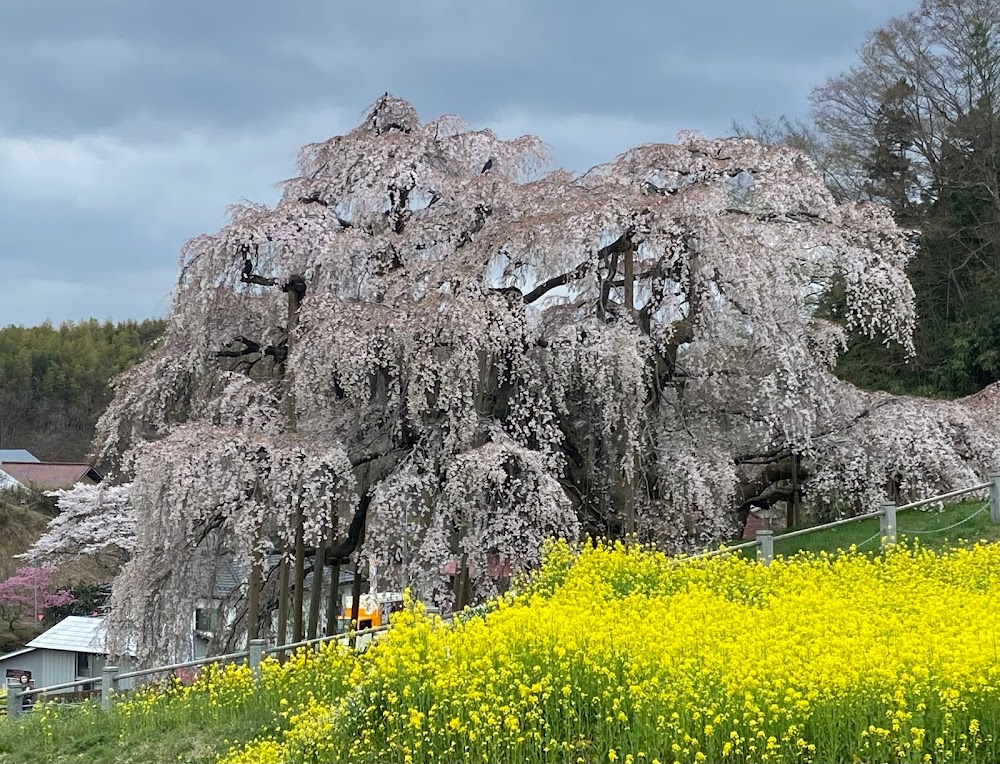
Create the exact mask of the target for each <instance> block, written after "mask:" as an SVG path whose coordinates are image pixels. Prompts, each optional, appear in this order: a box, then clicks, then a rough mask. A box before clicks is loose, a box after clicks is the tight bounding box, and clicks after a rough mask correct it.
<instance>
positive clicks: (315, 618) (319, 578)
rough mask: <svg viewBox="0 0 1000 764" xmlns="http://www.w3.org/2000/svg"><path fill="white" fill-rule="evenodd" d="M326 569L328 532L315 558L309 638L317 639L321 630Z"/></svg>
mask: <svg viewBox="0 0 1000 764" xmlns="http://www.w3.org/2000/svg"><path fill="white" fill-rule="evenodd" d="M325 571H326V534H325V533H324V534H323V535H322V536H320V539H319V546H318V547H317V548H316V556H315V557H314V558H313V583H312V591H311V592H309V631H308V636H307V637H306V638H307V639H316V637H317V632H318V631H319V606H320V603H321V602H322V601H323V573H324V572H325Z"/></svg>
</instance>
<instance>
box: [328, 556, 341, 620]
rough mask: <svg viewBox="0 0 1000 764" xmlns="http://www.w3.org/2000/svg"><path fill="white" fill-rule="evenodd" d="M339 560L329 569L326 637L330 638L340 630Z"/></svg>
mask: <svg viewBox="0 0 1000 764" xmlns="http://www.w3.org/2000/svg"><path fill="white" fill-rule="evenodd" d="M340 611H341V605H340V560H336V561H335V562H334V563H333V567H332V568H330V593H329V595H328V596H327V600H326V636H328V637H332V636H333V635H334V634H336V633H337V632H338V631H339V630H340Z"/></svg>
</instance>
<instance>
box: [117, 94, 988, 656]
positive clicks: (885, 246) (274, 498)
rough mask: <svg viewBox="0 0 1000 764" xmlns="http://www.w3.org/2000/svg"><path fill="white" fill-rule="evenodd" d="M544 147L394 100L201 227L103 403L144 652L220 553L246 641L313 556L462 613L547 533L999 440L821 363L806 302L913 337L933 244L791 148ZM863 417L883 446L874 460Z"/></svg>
mask: <svg viewBox="0 0 1000 764" xmlns="http://www.w3.org/2000/svg"><path fill="white" fill-rule="evenodd" d="M544 160H545V155H544V151H543V149H542V144H541V143H540V141H539V140H537V139H535V138H531V137H522V138H518V139H516V140H512V141H504V140H500V139H498V138H497V137H496V136H495V135H493V133H491V132H490V131H486V130H484V131H470V130H469V129H468V128H467V127H466V126H465V125H464V123H462V121H461V120H459V119H458V118H456V117H442V118H440V119H436V120H433V121H431V122H427V123H421V122H420V120H419V119H418V117H417V115H416V113H415V111H414V110H413V108H412V106H410V105H409V104H408V103H406V102H404V101H400V100H398V99H395V98H393V97H390V96H388V95H387V96H385V97H383V98H381V99H379V100H378V101H377V102H376V103H375V104H374V105H373V106H372V107H371V109H370V110H369V112H368V113H367V115H366V116H365V119H364V121H363V122H362V124H361V125H360V126H359V127H357V128H356V129H355V130H353V131H352V132H350V133H349V134H347V135H343V136H338V137H335V138H332V139H330V140H328V141H325V142H323V143H319V144H314V145H310V146H307V147H306V148H304V149H303V151H302V152H301V155H300V158H299V168H298V170H299V171H298V175H297V177H295V178H293V179H292V180H289V181H287V182H286V183H285V184H284V193H283V196H282V199H281V201H280V202H279V203H278V204H277V206H276V207H274V208H273V209H272V208H267V207H262V206H257V205H241V206H238V207H236V208H234V209H233V212H232V220H231V222H230V223H229V224H228V225H227V226H226V227H224V228H223V229H222V230H221V231H220V232H218V233H217V234H212V235H207V236H202V237H199V238H197V239H195V240H193V241H191V242H190V243H189V244H188V245H187V247H186V248H185V250H184V253H183V255H182V258H181V267H180V276H179V279H178V284H177V288H176V290H175V294H174V298H173V303H172V307H171V311H170V315H169V319H168V328H167V333H166V336H165V339H164V342H163V344H162V347H160V348H159V349H158V350H157V351H156V352H155V353H154V354H153V355H152V356H151V357H150V358H149V359H147V360H146V361H144V362H142V363H141V364H140V365H139V366H137V367H135V368H134V369H132V370H130V371H128V372H125V373H124V374H123V375H122V376H121V377H119V379H118V380H117V383H116V395H115V399H114V401H113V402H112V404H111V406H110V407H109V409H108V411H107V412H106V413H105V414H104V416H103V417H102V420H101V422H100V425H99V431H100V434H99V445H100V447H101V453H102V455H103V458H105V459H106V460H107V461H108V462H110V463H112V464H113V465H115V466H116V468H117V471H118V474H119V476H120V478H121V479H124V478H128V479H131V480H132V481H133V482H132V487H131V491H130V503H131V506H132V508H133V511H134V512H135V517H136V544H135V548H134V552H133V557H132V559H131V561H130V562H129V563H128V564H127V566H126V567H125V569H124V571H123V573H122V575H121V576H120V577H119V579H118V581H117V582H116V587H115V591H114V596H113V603H112V604H113V608H112V617H111V621H110V622H111V625H112V629H113V633H114V634H117V635H119V637H121V636H122V635H125V634H128V635H130V637H131V638H132V639H133V640H135V644H136V645H138V649H139V654H140V659H143V660H152V659H154V658H158V657H169V656H171V655H178V654H181V653H183V652H184V651H185V650H186V643H187V639H186V634H187V628H188V625H189V618H190V608H191V607H192V606H193V603H194V601H195V600H196V599H197V598H198V597H200V596H204V595H205V593H206V592H207V591H210V590H211V587H212V586H213V581H214V577H215V575H216V573H217V571H218V569H219V568H220V566H222V565H224V564H226V563H225V561H226V560H235V561H236V562H237V563H238V564H239V566H241V569H242V570H243V571H244V574H245V576H246V579H245V580H246V585H245V588H244V589H243V590H241V593H242V595H243V597H244V598H243V600H242V604H241V607H242V610H240V611H239V612H240V620H238V621H237V624H236V629H237V631H236V633H237V634H239V633H246V632H249V633H251V634H254V633H257V631H258V629H269V628H271V626H272V620H271V616H270V614H271V613H272V612H273V611H274V610H275V608H276V609H277V617H278V624H279V625H278V632H279V639H280V638H281V637H282V636H283V634H284V629H283V628H282V624H283V623H284V621H283V619H285V617H286V614H287V613H288V611H289V609H290V610H291V611H292V613H293V615H292V618H293V620H295V621H296V622H297V623H296V624H295V627H294V628H293V636H294V635H298V634H299V633H301V630H302V626H301V621H302V607H300V606H299V604H300V603H301V599H300V600H299V603H296V604H295V605H291V606H290V607H289V606H288V605H287V603H286V602H285V601H284V600H283V597H284V596H285V595H284V593H286V592H287V591H288V590H289V587H291V588H292V589H294V590H295V592H296V593H297V594H298V595H299V598H301V592H302V588H303V587H302V581H303V577H304V571H305V570H306V569H307V566H308V565H309V561H310V560H318V561H320V562H322V561H324V560H326V561H328V562H331V563H334V562H338V561H343V560H346V559H348V558H350V559H352V560H353V561H354V562H355V564H356V565H358V566H360V567H369V566H371V567H373V568H375V569H377V570H378V574H379V576H380V577H382V578H383V580H386V581H387V582H389V583H390V584H391V585H400V584H402V583H403V582H406V583H409V584H411V585H412V586H413V587H414V589H415V590H416V592H417V593H418V595H419V596H421V597H423V598H425V599H428V600H431V601H433V602H435V603H438V604H442V605H444V606H448V605H451V604H454V603H462V602H464V601H467V600H469V599H475V598H480V597H483V596H486V595H488V594H490V593H491V592H493V591H495V589H496V586H497V581H496V580H495V578H494V576H493V575H492V574H491V571H492V572H496V571H497V570H498V569H509V570H513V571H515V572H516V571H518V570H524V569H528V568H530V567H532V566H533V565H534V564H535V563H536V562H537V560H538V554H539V548H540V544H541V541H542V539H543V538H545V537H547V536H551V535H562V536H570V537H576V536H578V535H579V533H580V532H581V530H585V531H588V532H590V533H594V534H599V535H604V536H612V537H615V536H619V535H621V534H623V533H629V532H636V533H638V534H639V536H640V537H641V538H643V539H647V540H655V541H657V542H659V543H661V544H663V545H664V546H666V547H669V548H673V549H680V548H690V547H691V546H694V545H699V544H703V543H706V542H710V541H713V540H717V539H720V538H725V537H728V536H730V535H731V534H732V533H733V532H734V531H735V530H736V529H738V527H739V525H740V521H741V518H743V517H745V515H746V512H747V511H748V510H749V508H750V507H752V506H754V505H758V506H760V505H765V506H766V505H769V504H771V503H774V502H776V501H779V500H782V499H783V498H787V495H788V490H789V489H788V487H787V486H788V481H789V480H790V479H793V478H794V480H795V481H798V485H800V486H801V490H803V491H805V492H806V493H807V494H808V495H810V496H811V499H812V501H814V502H829V503H831V505H832V506H837V507H841V506H844V505H843V504H842V503H838V502H841V501H842V498H843V496H844V495H845V494H848V493H849V495H850V496H851V497H853V499H854V501H857V502H863V501H871V500H877V497H880V496H881V495H883V492H884V490H885V489H886V486H887V485H888V484H889V483H890V481H891V480H894V479H897V478H898V477H899V474H898V473H900V471H902V473H903V475H902V482H903V484H904V485H905V488H906V490H909V491H914V492H919V491H923V490H930V489H932V488H937V487H939V486H941V485H948V484H951V483H952V482H960V483H964V482H965V481H967V480H969V479H971V478H972V477H974V475H975V473H976V471H977V470H982V469H984V465H985V464H988V463H989V460H990V459H993V458H994V457H995V455H996V453H997V449H996V438H995V437H994V436H992V435H991V434H990V433H989V432H985V431H983V430H981V429H980V428H979V427H978V425H977V424H976V423H975V422H974V421H972V419H971V415H970V416H966V419H967V420H968V421H967V422H966V424H968V425H969V426H968V427H966V428H965V429H963V428H962V427H960V426H951V425H950V424H947V423H942V425H941V428H938V429H934V428H932V427H922V428H921V429H920V430H919V431H918V432H917V433H915V434H914V435H913V436H912V437H914V438H917V439H918V440H920V442H921V443H922V444H923V446H922V447H921V449H920V450H919V453H920V454H921V458H920V462H919V465H917V466H919V469H911V466H913V465H914V462H913V461H912V460H911V462H905V461H901V460H900V459H899V458H898V456H899V452H900V446H899V443H900V440H899V438H895V439H893V438H889V437H886V438H882V439H881V440H879V439H872V438H871V437H870V436H871V431H876V432H881V431H882V429H880V428H886V427H893V426H894V424H895V423H894V422H893V421H889V420H882V419H880V413H879V412H881V411H882V410H883V409H884V408H886V407H885V406H884V405H883V402H882V401H880V400H876V399H874V398H872V397H871V396H869V395H867V394H865V393H862V392H860V391H857V390H855V389H854V388H852V387H850V386H848V385H843V384H840V383H838V382H837V381H836V380H835V379H834V378H833V377H832V375H831V374H830V371H829V369H830V367H831V366H832V365H833V364H834V363H835V362H836V360H837V357H838V355H839V354H840V353H841V352H842V350H843V341H844V333H843V330H842V329H841V328H840V327H839V326H838V325H836V324H835V323H833V322H831V321H828V320H825V319H824V318H822V317H821V316H820V315H819V314H818V312H817V310H818V307H819V305H820V298H821V297H822V296H823V295H824V294H825V293H826V292H828V291H829V289H830V288H832V287H833V286H834V285H837V286H838V288H839V289H841V290H842V292H843V300H842V303H841V316H842V318H843V321H844V322H845V323H846V325H847V326H848V327H850V328H852V329H857V330H858V331H861V332H868V333H878V334H879V335H880V336H883V337H888V338H890V339H891V340H893V341H895V342H898V343H899V344H900V345H902V346H903V347H904V348H908V347H909V342H910V339H909V338H910V332H911V329H912V322H913V293H912V290H911V287H910V284H909V282H908V281H907V279H906V276H905V272H904V269H905V266H906V264H907V262H908V259H909V258H910V256H911V254H912V250H911V247H910V244H909V239H908V236H907V234H906V233H905V232H904V231H901V230H900V229H899V228H898V227H897V226H896V225H895V224H894V222H893V221H892V218H891V216H890V214H889V213H888V211H886V210H884V209H883V208H880V207H878V206H875V205H856V204H853V203H850V204H838V202H837V200H836V199H835V198H834V196H833V195H832V194H831V192H830V191H829V190H828V188H827V187H826V185H825V184H824V181H823V177H822V175H821V174H820V173H819V172H818V171H817V168H816V166H815V165H814V164H813V163H812V162H811V161H810V160H809V159H808V158H807V157H806V156H805V155H803V154H802V153H801V152H799V151H795V150H791V149H787V148H766V147H762V146H761V145H759V144H758V143H756V142H754V141H749V140H740V139H730V140H717V141H715V140H706V139H704V138H702V137H700V136H697V135H694V134H687V135H684V136H682V137H681V140H680V142H679V143H678V144H676V145H647V146H642V147H640V148H636V149H632V150H630V151H627V152H626V153H624V154H623V155H621V156H620V157H618V158H617V159H616V160H614V161H613V162H611V163H610V164H607V165H603V166H600V167H597V168H594V169H592V170H590V171H588V172H586V173H583V174H582V175H572V174H570V173H566V172H563V171H554V172H550V173H547V174H543V173H542V171H541V168H542V166H543V163H544ZM911 405H912V407H913V409H914V411H918V410H921V406H922V405H923V404H922V403H921V402H913V403H912V404H911ZM927 411H928V415H929V416H932V417H933V416H937V415H938V413H939V412H936V411H932V410H930V409H927ZM949 413H950V410H949ZM915 416H916V415H915ZM963 416H965V415H964V414H963ZM942 428H943V429H942ZM945 430H946V431H947V433H948V435H949V437H950V440H949V441H948V442H946V443H941V442H938V441H934V442H933V447H931V445H930V442H931V441H929V440H927V439H928V438H937V437H938V436H939V435H940V433H941V432H943V431H945ZM860 437H865V438H868V440H866V441H864V442H865V443H868V442H869V441H873V442H884V443H885V447H884V448H883V449H881V450H878V449H874V450H871V451H870V452H869V451H866V452H865V459H864V460H863V461H862V460H859V459H857V458H856V452H855V451H852V450H851V448H850V444H853V443H857V442H859V440H858V438H860ZM831 465H834V466H831ZM810 481H812V482H810ZM897 482H899V481H898V480H897ZM273 552H281V553H283V555H284V559H285V560H286V561H287V560H290V559H293V558H294V560H295V565H294V572H290V571H289V566H288V564H287V563H286V564H285V565H281V566H271V565H268V564H267V562H266V561H267V560H268V559H270V557H269V555H270V554H271V553H273ZM316 567H317V569H320V566H316ZM449 569H455V570H456V571H457V573H458V574H457V575H456V576H454V580H451V579H449V576H448V570H449ZM289 582H290V583H289Z"/></svg>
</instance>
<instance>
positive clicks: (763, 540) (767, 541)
mask: <svg viewBox="0 0 1000 764" xmlns="http://www.w3.org/2000/svg"><path fill="white" fill-rule="evenodd" d="M754 538H755V540H756V541H757V559H758V560H760V561H761V563H762V564H763V565H764V566H765V567H766V566H768V565H770V564H771V561H772V560H773V559H774V531H765V530H760V531H757V533H756V534H755V536H754Z"/></svg>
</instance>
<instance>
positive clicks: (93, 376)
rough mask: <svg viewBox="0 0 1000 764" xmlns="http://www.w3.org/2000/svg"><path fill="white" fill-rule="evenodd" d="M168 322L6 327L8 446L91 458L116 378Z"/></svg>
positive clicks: (3, 395) (1, 377)
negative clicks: (91, 448) (94, 440)
mask: <svg viewBox="0 0 1000 764" xmlns="http://www.w3.org/2000/svg"><path fill="white" fill-rule="evenodd" d="M164 326H165V324H164V322H163V321H160V320H147V321H142V322H136V321H126V322H124V323H118V324H113V323H111V322H109V321H108V322H104V323H101V322H99V321H96V320H94V319H91V320H89V321H83V322H81V323H66V324H62V325H61V326H59V327H54V326H52V325H51V324H49V323H45V324H42V325H41V326H34V327H29V328H25V327H19V326H9V327H7V328H4V329H0V448H26V449H28V450H29V451H31V452H32V453H34V454H35V456H37V457H38V458H39V459H42V460H45V461H76V460H80V459H83V458H84V457H85V456H86V455H87V453H88V452H89V451H90V445H91V440H92V438H93V437H94V425H95V423H96V422H97V418H98V417H99V416H100V415H101V412H102V411H103V410H104V408H105V407H106V406H107V404H108V401H109V399H110V396H111V390H110V388H109V386H108V383H109V382H110V381H111V378H112V377H113V376H114V375H115V374H117V373H118V372H120V371H122V370H124V369H127V368H129V367H130V366H132V365H134V364H135V363H136V362H137V361H139V360H140V359H141V358H142V357H143V356H144V355H146V353H148V352H149V350H150V349H151V347H152V346H153V344H154V343H155V342H156V340H157V339H158V338H159V337H160V336H161V335H162V334H163V331H164Z"/></svg>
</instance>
